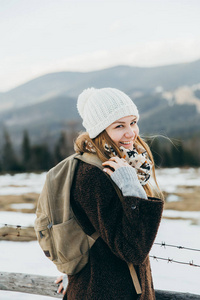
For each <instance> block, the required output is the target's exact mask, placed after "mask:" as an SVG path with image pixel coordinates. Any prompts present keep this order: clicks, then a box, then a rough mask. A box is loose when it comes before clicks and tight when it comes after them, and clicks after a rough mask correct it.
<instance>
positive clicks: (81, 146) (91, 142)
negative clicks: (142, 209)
mask: <svg viewBox="0 0 200 300" xmlns="http://www.w3.org/2000/svg"><path fill="white" fill-rule="evenodd" d="M105 143H107V144H108V145H110V146H111V147H112V148H113V149H114V151H115V153H117V156H119V157H121V158H122V154H121V151H120V150H119V148H118V147H117V146H116V144H115V143H114V142H113V140H112V139H111V138H110V137H109V135H108V134H107V132H106V130H104V131H102V132H101V133H100V134H99V135H98V136H97V137H95V138H93V139H91V138H90V137H89V134H88V133H87V132H83V133H81V134H80V135H79V136H78V137H77V139H76V141H75V144H74V149H75V151H76V152H77V153H85V152H89V153H91V152H95V153H96V154H97V156H98V157H99V158H100V160H101V161H102V162H105V161H107V160H109V159H110V155H109V152H108V151H106V150H105V148H104V145H105ZM135 144H137V145H138V146H142V147H143V148H144V149H145V150H146V152H147V154H148V156H149V159H150V160H151V162H152V176H153V179H154V182H155V184H156V189H155V187H152V186H151V184H150V183H147V184H146V185H144V186H143V188H144V190H145V192H146V194H147V196H149V197H154V196H158V197H161V198H163V195H162V192H161V190H160V188H159V186H158V183H157V180H156V174H155V164H154V159H153V155H152V153H151V150H150V148H149V146H148V145H147V143H145V141H144V140H143V139H142V138H141V137H140V136H138V137H137V139H136V141H135ZM92 149H93V150H92ZM94 150H95V151H94Z"/></svg>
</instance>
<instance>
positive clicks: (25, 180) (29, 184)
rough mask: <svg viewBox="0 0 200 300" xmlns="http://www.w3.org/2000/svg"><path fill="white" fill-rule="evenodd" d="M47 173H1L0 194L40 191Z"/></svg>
mask: <svg viewBox="0 0 200 300" xmlns="http://www.w3.org/2000/svg"><path fill="white" fill-rule="evenodd" d="M45 177H46V173H41V174H35V173H21V174H15V175H10V174H6V175H0V195H21V194H26V193H40V192H41V190H42V186H43V184H44V181H45Z"/></svg>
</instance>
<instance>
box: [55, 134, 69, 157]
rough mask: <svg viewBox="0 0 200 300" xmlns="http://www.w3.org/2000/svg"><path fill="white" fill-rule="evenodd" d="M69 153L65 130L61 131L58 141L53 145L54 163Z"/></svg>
mask: <svg viewBox="0 0 200 300" xmlns="http://www.w3.org/2000/svg"><path fill="white" fill-rule="evenodd" d="M68 155H69V147H68V143H67V138H66V134H65V132H63V131H62V132H61V134H60V137H59V139H58V142H57V143H56V145H55V149H54V157H55V163H58V162H60V161H61V160H63V159H65V158H66V157H67V156H68Z"/></svg>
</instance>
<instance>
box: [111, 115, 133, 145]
mask: <svg viewBox="0 0 200 300" xmlns="http://www.w3.org/2000/svg"><path fill="white" fill-rule="evenodd" d="M106 132H107V134H108V135H109V136H110V138H111V139H112V140H113V142H114V143H115V144H116V146H117V147H120V146H123V147H124V148H126V149H131V150H132V149H133V144H134V142H135V140H136V138H137V136H138V134H139V128H138V125H137V118H136V117H135V116H127V117H123V118H121V119H119V120H117V121H115V122H113V123H112V124H111V125H109V126H108V127H107V128H106Z"/></svg>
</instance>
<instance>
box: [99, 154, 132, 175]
mask: <svg viewBox="0 0 200 300" xmlns="http://www.w3.org/2000/svg"><path fill="white" fill-rule="evenodd" d="M128 165H129V164H128V163H127V161H126V160H125V159H124V158H119V157H117V156H114V157H111V158H110V159H109V160H108V161H105V162H104V163H102V166H103V167H104V169H103V171H104V172H106V173H107V174H109V175H111V174H112V173H113V172H114V171H115V170H117V169H118V168H121V167H124V166H128Z"/></svg>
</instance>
